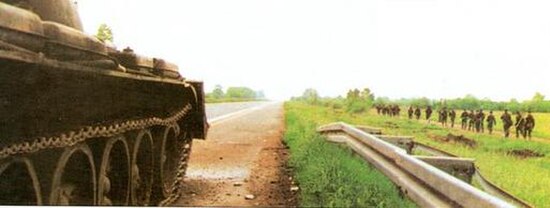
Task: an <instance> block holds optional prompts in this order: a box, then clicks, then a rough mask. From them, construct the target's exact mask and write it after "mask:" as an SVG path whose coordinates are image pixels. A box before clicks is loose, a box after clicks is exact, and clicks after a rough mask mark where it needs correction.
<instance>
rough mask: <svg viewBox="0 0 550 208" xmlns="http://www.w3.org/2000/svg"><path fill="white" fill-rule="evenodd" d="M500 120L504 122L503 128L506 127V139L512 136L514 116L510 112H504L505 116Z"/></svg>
mask: <svg viewBox="0 0 550 208" xmlns="http://www.w3.org/2000/svg"><path fill="white" fill-rule="evenodd" d="M500 120H502V127H504V137H505V138H508V136H510V127H512V124H513V122H512V116H510V114H509V113H508V110H504V114H502V116H500Z"/></svg>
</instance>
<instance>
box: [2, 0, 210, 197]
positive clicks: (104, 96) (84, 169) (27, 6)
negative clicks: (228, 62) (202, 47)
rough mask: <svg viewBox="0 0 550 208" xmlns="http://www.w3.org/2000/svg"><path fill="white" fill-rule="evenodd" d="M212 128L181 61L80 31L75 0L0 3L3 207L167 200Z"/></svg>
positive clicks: (198, 87) (6, 0) (200, 90)
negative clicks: (142, 52) (112, 43)
mask: <svg viewBox="0 0 550 208" xmlns="http://www.w3.org/2000/svg"><path fill="white" fill-rule="evenodd" d="M206 130H207V123H206V118H205V112H204V93H203V85H202V83H201V82H197V81H190V80H186V79H184V78H183V77H182V76H181V75H180V74H179V73H178V68H177V66H176V65H174V64H171V63H169V62H167V61H165V60H163V59H158V58H150V57H145V56H141V55H138V54H136V53H134V52H133V51H132V50H131V49H125V50H123V51H117V50H115V49H113V48H110V47H107V46H106V45H105V44H103V43H102V42H101V41H99V40H97V39H96V38H94V37H91V36H88V35H86V34H84V33H83V32H82V24H81V22H80V19H79V16H78V13H77V10H76V9H75V5H74V3H73V2H72V1H71V0H0V204H2V205H14V204H15V205H27V204H30V205H157V204H161V205H165V204H169V203H171V202H173V201H174V200H175V199H177V198H178V196H179V194H180V185H181V182H182V179H183V176H184V174H185V169H186V167H187V160H188V156H189V153H190V149H191V141H192V139H204V138H205V134H206Z"/></svg>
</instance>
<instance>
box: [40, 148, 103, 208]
mask: <svg viewBox="0 0 550 208" xmlns="http://www.w3.org/2000/svg"><path fill="white" fill-rule="evenodd" d="M95 178H96V176H95V166H94V162H93V156H92V152H91V151H90V148H89V147H88V145H86V144H78V145H75V146H72V147H66V148H65V151H64V152H63V154H62V155H61V157H60V158H59V160H58V161H57V165H56V168H55V172H54V175H53V180H52V189H51V193H50V204H51V205H63V206H68V205H94V204H95V203H94V202H95V201H96V180H95Z"/></svg>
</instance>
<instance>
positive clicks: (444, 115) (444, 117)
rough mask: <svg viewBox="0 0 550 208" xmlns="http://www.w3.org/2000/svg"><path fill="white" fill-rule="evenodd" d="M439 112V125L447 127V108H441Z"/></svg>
mask: <svg viewBox="0 0 550 208" xmlns="http://www.w3.org/2000/svg"><path fill="white" fill-rule="evenodd" d="M439 114H440V116H441V125H443V126H444V127H447V108H443V109H441V113H439Z"/></svg>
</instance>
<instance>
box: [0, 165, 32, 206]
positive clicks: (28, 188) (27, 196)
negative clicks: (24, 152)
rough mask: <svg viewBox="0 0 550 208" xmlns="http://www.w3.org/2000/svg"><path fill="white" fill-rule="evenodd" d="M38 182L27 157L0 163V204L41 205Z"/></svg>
mask: <svg viewBox="0 0 550 208" xmlns="http://www.w3.org/2000/svg"><path fill="white" fill-rule="evenodd" d="M41 196H42V195H41V193H40V183H39V181H38V177H37V176H36V171H35V170H34V166H33V165H32V163H31V162H30V160H29V159H27V158H14V159H11V160H10V161H7V162H5V163H2V164H1V165H0V204H3V205H42V198H41Z"/></svg>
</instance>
